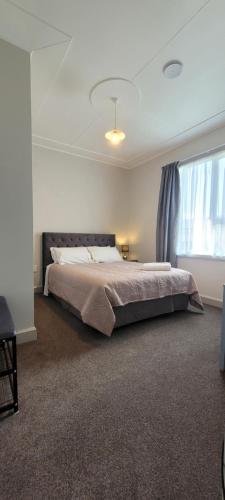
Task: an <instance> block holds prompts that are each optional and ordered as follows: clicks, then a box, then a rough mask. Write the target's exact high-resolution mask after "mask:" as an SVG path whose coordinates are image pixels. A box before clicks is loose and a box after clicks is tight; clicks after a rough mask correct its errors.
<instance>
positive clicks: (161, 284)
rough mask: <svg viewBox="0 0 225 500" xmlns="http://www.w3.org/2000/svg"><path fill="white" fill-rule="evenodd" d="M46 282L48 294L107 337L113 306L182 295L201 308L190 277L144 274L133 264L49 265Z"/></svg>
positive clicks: (178, 271)
mask: <svg viewBox="0 0 225 500" xmlns="http://www.w3.org/2000/svg"><path fill="white" fill-rule="evenodd" d="M47 280H48V281H47V288H48V291H49V292H52V293H54V294H55V295H57V296H58V297H60V298H62V299H63V300H65V301H66V302H68V303H69V304H70V305H72V306H73V307H75V308H76V309H78V311H79V312H80V314H81V317H82V320H83V322H84V323H87V324H88V325H90V326H92V327H94V328H96V329H97V330H99V331H100V332H102V333H104V334H105V335H108V336H110V335H111V333H112V331H113V328H114V325H115V320H116V318H115V314H114V311H113V307H115V306H123V305H125V304H128V303H130V302H137V301H142V300H151V299H158V298H161V297H166V296H169V295H176V294H180V293H184V294H188V295H189V297H190V303H191V304H192V305H194V306H195V307H197V308H199V309H202V308H203V306H202V302H201V298H200V296H199V293H198V289H197V286H196V283H195V281H194V278H193V276H192V274H191V273H189V272H187V271H183V270H181V269H172V270H171V271H145V270H143V269H142V264H140V263H134V262H116V263H104V264H103V263H101V264H94V263H91V264H72V265H71V264H65V265H59V264H51V265H50V266H49V269H48V277H47Z"/></svg>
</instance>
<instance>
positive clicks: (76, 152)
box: [32, 134, 129, 169]
mask: <svg viewBox="0 0 225 500" xmlns="http://www.w3.org/2000/svg"><path fill="white" fill-rule="evenodd" d="M32 145H33V146H38V147H40V148H43V149H49V150H51V151H57V152H59V153H64V154H68V155H71V156H77V157H79V158H84V159H86V160H92V161H95V162H100V163H104V164H105V165H110V166H112V167H119V168H124V169H129V165H128V164H127V162H126V161H125V160H122V159H121V158H116V157H114V156H110V155H106V154H104V153H98V152H96V151H90V150H88V149H84V148H81V147H79V146H73V145H72V144H67V143H64V142H60V141H58V140H56V139H50V138H48V137H42V136H40V135H36V134H33V135H32Z"/></svg>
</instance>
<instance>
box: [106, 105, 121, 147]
mask: <svg viewBox="0 0 225 500" xmlns="http://www.w3.org/2000/svg"><path fill="white" fill-rule="evenodd" d="M111 101H112V102H113V104H114V106H115V127H114V128H113V129H112V130H109V132H106V134H105V138H106V139H107V140H108V141H110V142H111V143H112V144H113V145H115V146H116V145H117V144H119V143H120V142H121V141H123V140H124V139H125V137H126V134H125V133H124V132H123V131H122V130H119V129H118V128H117V102H118V97H111Z"/></svg>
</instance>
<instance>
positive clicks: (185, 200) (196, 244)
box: [177, 152, 225, 257]
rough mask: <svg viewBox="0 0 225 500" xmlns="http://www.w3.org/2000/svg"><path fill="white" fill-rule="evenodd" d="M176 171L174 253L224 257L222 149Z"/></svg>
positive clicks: (224, 159) (224, 155) (224, 165)
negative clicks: (177, 207) (178, 206)
mask: <svg viewBox="0 0 225 500" xmlns="http://www.w3.org/2000/svg"><path fill="white" fill-rule="evenodd" d="M179 172H180V191H181V192H180V210H179V220H178V239H177V255H208V256H212V257H225V152H223V153H220V154H217V155H214V156H210V157H205V158H201V160H198V161H195V162H192V163H188V164H185V165H182V166H181V167H180V168H179Z"/></svg>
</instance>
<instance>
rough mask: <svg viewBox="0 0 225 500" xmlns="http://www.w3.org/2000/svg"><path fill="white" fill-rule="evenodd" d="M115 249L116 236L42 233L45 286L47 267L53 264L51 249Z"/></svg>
mask: <svg viewBox="0 0 225 500" xmlns="http://www.w3.org/2000/svg"><path fill="white" fill-rule="evenodd" d="M93 246H98V247H107V246H110V247H114V246H115V234H88V233H42V270H43V282H42V283H43V286H44V279H45V271H46V266H48V264H51V263H52V257H51V253H50V248H51V247H93Z"/></svg>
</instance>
